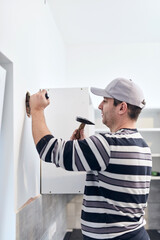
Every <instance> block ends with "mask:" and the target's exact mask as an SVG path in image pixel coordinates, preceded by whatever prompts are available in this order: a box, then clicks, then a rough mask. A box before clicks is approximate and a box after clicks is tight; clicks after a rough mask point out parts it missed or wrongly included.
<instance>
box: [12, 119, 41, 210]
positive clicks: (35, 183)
mask: <svg viewBox="0 0 160 240" xmlns="http://www.w3.org/2000/svg"><path fill="white" fill-rule="evenodd" d="M39 193H40V159H39V155H38V153H37V150H36V147H35V144H34V141H33V138H32V129H31V119H30V118H28V117H27V116H25V117H24V123H23V129H22V136H21V143H20V151H19V158H18V163H17V209H18V208H20V207H21V206H22V205H23V204H24V203H25V202H26V201H27V200H28V199H30V198H31V197H35V196H37V195H39Z"/></svg>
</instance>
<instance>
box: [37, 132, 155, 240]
mask: <svg viewBox="0 0 160 240" xmlns="http://www.w3.org/2000/svg"><path fill="white" fill-rule="evenodd" d="M37 150H38V152H39V154H40V158H41V159H42V160H44V161H46V162H52V163H54V164H55V165H56V166H58V167H62V168H64V169H66V170H68V171H86V172H87V176H86V184H85V191H84V197H83V205H82V215H81V225H82V233H83V235H85V236H88V237H90V238H92V239H99V240H100V239H103V240H105V239H113V238H116V237H118V236H121V235H122V234H125V233H129V232H132V231H135V230H137V229H139V228H141V227H142V226H144V225H145V220H144V214H145V212H144V210H145V208H146V206H147V199H148V194H149V187H150V180H151V167H152V158H151V151H150V148H149V147H148V145H147V144H146V142H145V141H144V139H143V138H142V136H141V134H140V133H139V132H138V131H137V129H121V130H118V131H117V132H116V133H106V134H96V135H93V136H91V137H89V138H86V139H84V140H74V141H63V140H62V139H57V138H54V137H53V136H52V135H47V136H45V137H43V138H42V139H41V140H40V141H39V143H38V144H37Z"/></svg>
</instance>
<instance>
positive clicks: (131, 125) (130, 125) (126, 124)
mask: <svg viewBox="0 0 160 240" xmlns="http://www.w3.org/2000/svg"><path fill="white" fill-rule="evenodd" d="M122 128H130V129H134V128H136V122H135V121H127V122H123V123H120V124H117V125H115V126H112V127H111V128H110V131H111V132H117V131H118V130H120V129H122Z"/></svg>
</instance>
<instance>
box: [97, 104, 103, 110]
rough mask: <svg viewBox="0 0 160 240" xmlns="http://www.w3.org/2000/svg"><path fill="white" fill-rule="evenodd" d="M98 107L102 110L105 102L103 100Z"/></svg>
mask: <svg viewBox="0 0 160 240" xmlns="http://www.w3.org/2000/svg"><path fill="white" fill-rule="evenodd" d="M98 108H99V109H100V110H102V108H103V102H101V103H100V104H99V106H98Z"/></svg>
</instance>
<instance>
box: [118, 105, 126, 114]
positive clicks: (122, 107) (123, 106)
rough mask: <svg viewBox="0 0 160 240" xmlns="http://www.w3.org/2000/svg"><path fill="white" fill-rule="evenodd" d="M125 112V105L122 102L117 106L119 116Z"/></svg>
mask: <svg viewBox="0 0 160 240" xmlns="http://www.w3.org/2000/svg"><path fill="white" fill-rule="evenodd" d="M126 112H127V103H126V102H122V103H120V104H119V114H124V113H126Z"/></svg>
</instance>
